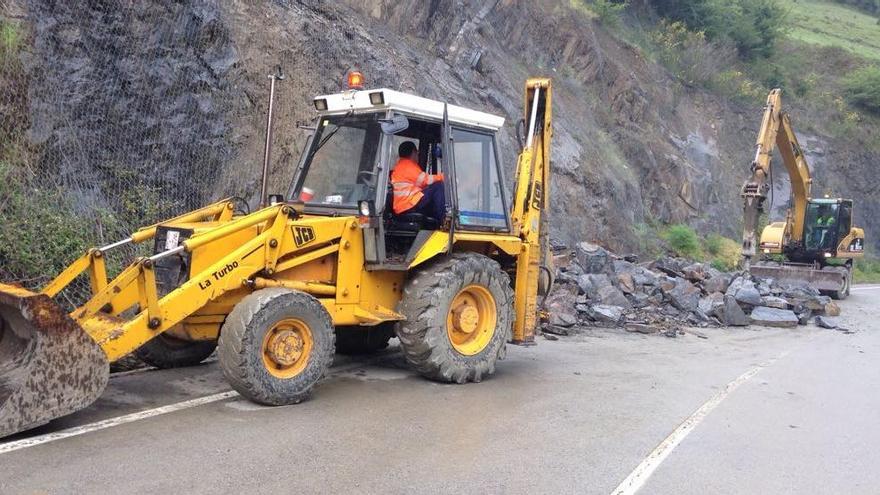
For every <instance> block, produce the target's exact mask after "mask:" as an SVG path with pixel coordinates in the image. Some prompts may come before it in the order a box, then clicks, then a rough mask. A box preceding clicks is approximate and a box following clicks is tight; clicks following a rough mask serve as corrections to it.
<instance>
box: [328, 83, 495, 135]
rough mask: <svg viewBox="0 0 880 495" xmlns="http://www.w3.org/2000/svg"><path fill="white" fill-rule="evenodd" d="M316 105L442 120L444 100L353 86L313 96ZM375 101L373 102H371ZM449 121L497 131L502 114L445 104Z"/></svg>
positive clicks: (331, 111) (334, 110)
mask: <svg viewBox="0 0 880 495" xmlns="http://www.w3.org/2000/svg"><path fill="white" fill-rule="evenodd" d="M314 100H315V104H316V105H315V107H316V108H318V103H319V102H320V100H324V101H326V105H327V107H326V110H323V109H322V110H320V113H321V114H322V115H335V114H339V113H345V112H348V111H351V110H354V111H355V112H375V111H377V110H397V111H400V112H404V113H407V114H410V115H414V116H418V117H425V118H428V119H431V120H438V121H442V120H443V106H444V105H443V102H442V101H437V100H431V99H428V98H422V97H421V96H415V95H411V94H408V93H402V92H400V91H394V90H392V89H387V88H382V89H368V90H352V91H344V92H342V93H333V94H329V95H322V96H317V97H315V99H314ZM374 102H376V103H374ZM447 112H448V116H449V122H450V123H453V124H461V125H467V126H472V127H481V128H483V129H488V130H491V131H497V130H498V129H500V128H501V126H503V125H504V117H499V116H497V115H492V114H490V113H486V112H480V111H477V110H471V109H469V108H464V107H459V106H456V105H448V106H447Z"/></svg>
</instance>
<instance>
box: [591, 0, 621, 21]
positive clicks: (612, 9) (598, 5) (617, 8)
mask: <svg viewBox="0 0 880 495" xmlns="http://www.w3.org/2000/svg"><path fill="white" fill-rule="evenodd" d="M586 3H587V8H589V9H590V10H591V11H593V13H595V14H596V17H598V18H599V22H601V23H602V24H604V25H605V26H609V27H616V26H618V25H619V24H620V16H621V15H622V14H623V11H624V10H626V7H627V6H628V5H629V2H628V1H622V2H621V1H615V0H590V1H589V2H586Z"/></svg>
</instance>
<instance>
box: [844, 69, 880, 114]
mask: <svg viewBox="0 0 880 495" xmlns="http://www.w3.org/2000/svg"><path fill="white" fill-rule="evenodd" d="M843 86H844V93H845V94H846V98H847V100H848V101H849V102H850V103H852V104H854V105H857V106H860V107H862V108H865V109H867V110H870V111H871V112H875V113H880V67H877V66H871V67H863V68H861V69H858V70H856V71H853V72H851V73H849V74H848V75H847V76H846V77H845V78H844V80H843Z"/></svg>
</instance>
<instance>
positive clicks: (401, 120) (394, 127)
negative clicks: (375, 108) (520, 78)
mask: <svg viewBox="0 0 880 495" xmlns="http://www.w3.org/2000/svg"><path fill="white" fill-rule="evenodd" d="M379 122H380V123H381V126H382V132H384V133H385V134H397V133H398V132H403V131H405V130H407V129H409V119H407V118H406V116H405V115H395V116H394V117H392V118H390V119H382V120H380V121H379Z"/></svg>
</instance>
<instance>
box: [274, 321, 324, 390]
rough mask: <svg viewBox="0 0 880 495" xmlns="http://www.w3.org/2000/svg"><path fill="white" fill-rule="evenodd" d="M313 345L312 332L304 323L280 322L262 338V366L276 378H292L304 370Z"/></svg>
mask: <svg viewBox="0 0 880 495" xmlns="http://www.w3.org/2000/svg"><path fill="white" fill-rule="evenodd" d="M313 345H314V341H313V340H312V331H311V330H310V329H309V326H308V325H306V324H305V322H303V321H302V320H298V319H296V318H288V319H286V320H281V321H279V322H278V323H276V324H275V325H274V326H273V327H272V328H270V329H269V331H268V332H266V335H265V336H264V337H263V349H262V350H263V352H262V354H263V365H264V366H265V367H266V370H267V371H268V372H269V374H270V375H272V376H274V377H276V378H282V379H283V378H292V377H294V376H296V375H298V374H300V373H301V372H302V370H304V369H305V368H306V364H308V362H309V355H310V354H311V353H312V346H313Z"/></svg>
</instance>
